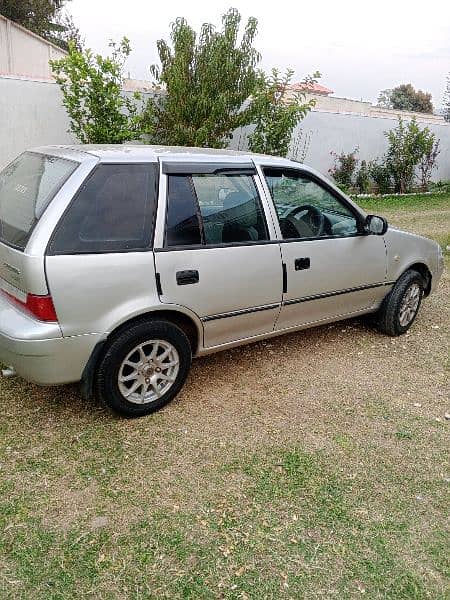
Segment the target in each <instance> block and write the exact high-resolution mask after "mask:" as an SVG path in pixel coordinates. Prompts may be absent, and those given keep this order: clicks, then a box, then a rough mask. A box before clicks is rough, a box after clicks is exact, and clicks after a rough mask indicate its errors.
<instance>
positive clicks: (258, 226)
mask: <svg viewBox="0 0 450 600" xmlns="http://www.w3.org/2000/svg"><path fill="white" fill-rule="evenodd" d="M168 189H169V192H168V207H167V221H166V222H167V226H166V246H177V245H197V244H204V245H207V246H208V245H217V244H233V243H242V242H258V241H264V240H268V239H269V234H268V230H267V225H266V221H265V218H264V213H263V209H262V205H261V200H260V198H259V194H258V191H257V189H256V186H255V182H254V179H253V176H252V175H247V174H234V173H233V174H223V173H222V174H210V173H208V174H206V173H205V174H193V175H189V176H188V175H169V182H168Z"/></svg>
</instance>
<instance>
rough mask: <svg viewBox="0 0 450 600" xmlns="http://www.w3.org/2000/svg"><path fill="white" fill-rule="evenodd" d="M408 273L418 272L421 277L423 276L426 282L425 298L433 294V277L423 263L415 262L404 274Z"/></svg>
mask: <svg viewBox="0 0 450 600" xmlns="http://www.w3.org/2000/svg"><path fill="white" fill-rule="evenodd" d="M406 271H417V272H418V273H420V275H422V277H423V280H424V282H425V287H424V296H425V297H427V296H428V295H429V294H430V292H431V280H432V277H433V276H432V274H431V271H430V269H429V267H428V266H427V265H426V264H425V263H423V262H415V263H412V264H411V265H409V267H408V268H407V269H405V270H404V271H403V273H406ZM403 273H402V275H403Z"/></svg>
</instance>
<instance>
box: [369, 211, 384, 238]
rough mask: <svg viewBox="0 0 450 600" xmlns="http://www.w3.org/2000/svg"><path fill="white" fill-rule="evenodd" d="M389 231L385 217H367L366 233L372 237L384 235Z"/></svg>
mask: <svg viewBox="0 0 450 600" xmlns="http://www.w3.org/2000/svg"><path fill="white" fill-rule="evenodd" d="M387 230H388V222H387V221H386V219H385V218H384V217H378V216H377V215H367V218H366V221H365V223H364V232H365V233H367V234H371V235H384V234H385V233H386V231H387Z"/></svg>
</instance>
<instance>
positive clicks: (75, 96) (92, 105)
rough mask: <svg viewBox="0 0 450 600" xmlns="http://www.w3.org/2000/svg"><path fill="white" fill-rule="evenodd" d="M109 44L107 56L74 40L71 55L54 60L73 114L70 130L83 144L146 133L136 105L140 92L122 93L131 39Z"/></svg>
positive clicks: (115, 141) (116, 140)
mask: <svg viewBox="0 0 450 600" xmlns="http://www.w3.org/2000/svg"><path fill="white" fill-rule="evenodd" d="M109 46H110V47H111V48H112V54H111V56H108V57H106V58H105V57H103V56H100V55H99V54H97V55H94V54H93V53H92V51H91V50H89V49H85V50H80V49H79V48H77V46H76V43H75V42H73V41H71V42H69V53H68V55H67V56H65V57H64V58H61V59H59V60H53V61H50V66H51V67H52V70H53V72H54V73H55V75H56V81H57V83H58V84H59V86H60V87H61V91H62V94H63V104H64V106H65V108H66V110H67V114H68V115H69V117H70V131H71V132H72V133H74V134H75V135H76V137H77V138H78V139H79V140H80V142H81V143H82V144H120V143H122V142H125V141H128V140H135V139H139V138H140V137H141V135H142V133H143V132H142V130H141V118H140V115H139V114H138V107H137V104H136V101H137V100H139V98H140V97H139V94H137V93H136V94H135V95H134V98H133V99H131V98H127V97H125V96H124V95H123V93H122V87H123V67H124V63H125V61H126V59H127V58H128V56H129V55H130V52H131V48H130V43H129V40H128V39H127V38H123V40H122V41H121V42H120V44H116V43H114V42H110V44H109Z"/></svg>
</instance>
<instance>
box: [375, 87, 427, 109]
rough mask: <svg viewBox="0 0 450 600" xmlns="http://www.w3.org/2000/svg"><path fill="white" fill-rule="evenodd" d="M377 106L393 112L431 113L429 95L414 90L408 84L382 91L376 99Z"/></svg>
mask: <svg viewBox="0 0 450 600" xmlns="http://www.w3.org/2000/svg"><path fill="white" fill-rule="evenodd" d="M378 105H379V106H382V107H383V108H393V109H395V110H409V111H413V112H423V113H432V112H433V103H432V102H431V94H429V93H427V92H422V90H415V89H414V87H413V86H412V85H411V84H410V83H406V84H405V83H403V84H402V85H399V86H397V87H395V88H393V89H391V90H383V91H382V92H381V93H380V95H379V97H378Z"/></svg>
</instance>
